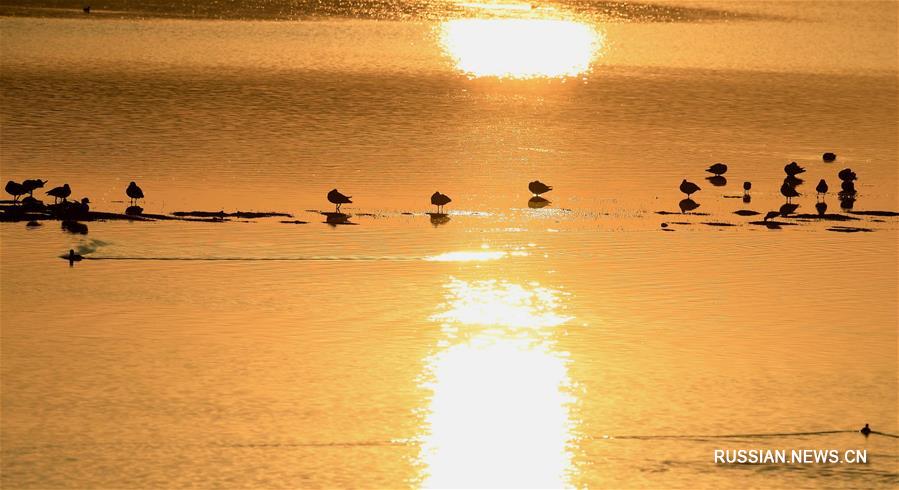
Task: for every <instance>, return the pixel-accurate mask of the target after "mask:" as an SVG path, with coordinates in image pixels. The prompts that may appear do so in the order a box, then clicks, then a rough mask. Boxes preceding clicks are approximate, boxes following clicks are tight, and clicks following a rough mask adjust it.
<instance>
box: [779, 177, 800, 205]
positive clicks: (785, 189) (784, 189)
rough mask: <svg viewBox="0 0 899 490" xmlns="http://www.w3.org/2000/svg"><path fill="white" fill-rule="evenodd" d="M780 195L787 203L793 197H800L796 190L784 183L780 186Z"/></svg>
mask: <svg viewBox="0 0 899 490" xmlns="http://www.w3.org/2000/svg"><path fill="white" fill-rule="evenodd" d="M780 193H781V194H783V196H784V197H786V198H787V202H790V199H793V198H794V197H799V196H800V194H799V192H798V191H797V190H796V188H795V187H793V186H791V185H790V184H788V183H786V182H784V184H783V185H782V186H780Z"/></svg>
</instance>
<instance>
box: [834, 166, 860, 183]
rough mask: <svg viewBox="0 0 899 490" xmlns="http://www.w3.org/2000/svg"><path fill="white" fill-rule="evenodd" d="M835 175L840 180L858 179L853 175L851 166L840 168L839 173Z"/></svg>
mask: <svg viewBox="0 0 899 490" xmlns="http://www.w3.org/2000/svg"><path fill="white" fill-rule="evenodd" d="M837 177H839V178H840V180H844V181H846V180H850V181H851V180H858V177H857V176H856V175H855V172H853V171H852V169H851V168H844V169H843V170H840V173H838V174H837Z"/></svg>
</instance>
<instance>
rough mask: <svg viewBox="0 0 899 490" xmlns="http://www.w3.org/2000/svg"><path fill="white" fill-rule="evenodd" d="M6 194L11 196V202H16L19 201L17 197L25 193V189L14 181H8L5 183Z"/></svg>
mask: <svg viewBox="0 0 899 490" xmlns="http://www.w3.org/2000/svg"><path fill="white" fill-rule="evenodd" d="M6 193H7V194H9V195H10V196H12V200H13V202H16V201H18V200H19V196H21V195H22V194H25V193H26V191H25V188H24V187H22V184H20V183H18V182H16V181H14V180H10V181H9V182H7V183H6Z"/></svg>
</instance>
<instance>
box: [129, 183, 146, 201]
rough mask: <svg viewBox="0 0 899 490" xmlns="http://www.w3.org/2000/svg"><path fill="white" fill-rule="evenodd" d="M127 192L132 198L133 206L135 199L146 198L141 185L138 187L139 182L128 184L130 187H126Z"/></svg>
mask: <svg viewBox="0 0 899 490" xmlns="http://www.w3.org/2000/svg"><path fill="white" fill-rule="evenodd" d="M125 194H127V195H128V197H129V198H131V205H132V206H134V202H135V201H137V200H138V199H143V198H144V191H143V190H142V189H141V188H140V187H138V186H137V184H135V183H134V181H132V182H131V183H130V184H128V188H127V189H125Z"/></svg>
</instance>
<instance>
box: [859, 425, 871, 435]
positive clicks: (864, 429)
mask: <svg viewBox="0 0 899 490" xmlns="http://www.w3.org/2000/svg"><path fill="white" fill-rule="evenodd" d="M859 432H861V433H862V434H864V435H865V437H868V435H870V434H871V428H870V427H868V424H865V426H864V427H862V428H861V430H860V431H859Z"/></svg>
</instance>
